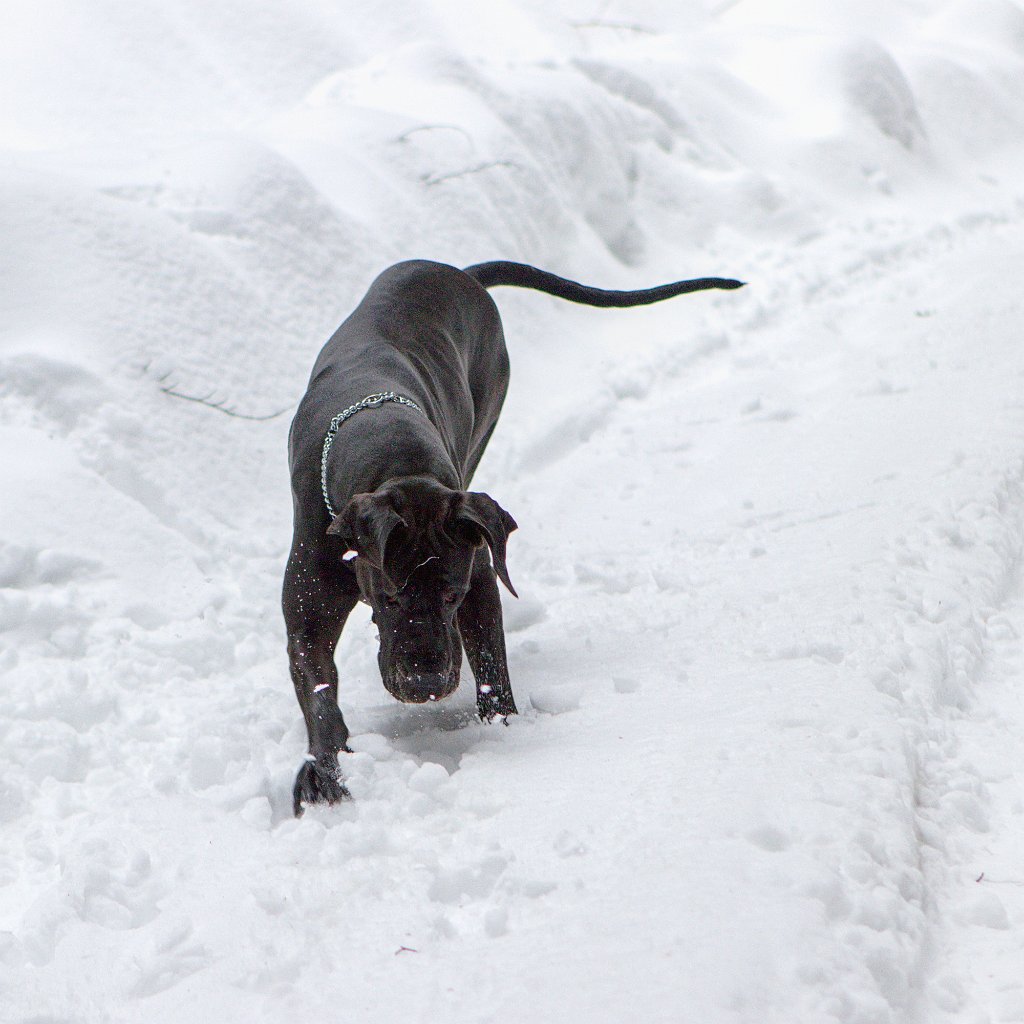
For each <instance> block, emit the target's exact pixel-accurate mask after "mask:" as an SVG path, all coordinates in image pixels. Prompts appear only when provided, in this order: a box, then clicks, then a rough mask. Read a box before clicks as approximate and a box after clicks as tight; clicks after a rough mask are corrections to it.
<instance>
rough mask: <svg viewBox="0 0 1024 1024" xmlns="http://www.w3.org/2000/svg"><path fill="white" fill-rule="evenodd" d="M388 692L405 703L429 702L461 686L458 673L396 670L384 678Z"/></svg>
mask: <svg viewBox="0 0 1024 1024" xmlns="http://www.w3.org/2000/svg"><path fill="white" fill-rule="evenodd" d="M384 686H385V688H386V689H387V691H388V693H390V694H391V696H392V697H395V698H396V699H397V700H400V701H402V703H403V704H427V703H429V702H431V701H438V700H444V699H445V697H450V696H451V695H452V694H453V693H454V692H455V691H456V690H457V689H458V688H459V676H458V673H456V672H452V671H450V670H449V671H447V672H396V673H394V674H393V675H392V676H391V677H390V678H389V679H385V680H384Z"/></svg>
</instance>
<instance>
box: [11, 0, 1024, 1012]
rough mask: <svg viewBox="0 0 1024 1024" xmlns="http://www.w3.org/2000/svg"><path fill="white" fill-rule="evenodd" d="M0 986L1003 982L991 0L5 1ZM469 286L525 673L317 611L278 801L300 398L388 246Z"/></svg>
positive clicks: (995, 65) (773, 986)
mask: <svg viewBox="0 0 1024 1024" xmlns="http://www.w3.org/2000/svg"><path fill="white" fill-rule="evenodd" d="M8 8H9V10H8V11H7V12H6V13H7V18H6V19H5V31H4V37H3V39H2V40H0V91H2V92H3V94H4V95H5V96H6V97H8V101H7V102H6V103H5V104H4V105H3V110H2V111H0V234H2V237H3V238H4V245H3V247H2V252H0V277H2V279H3V281H4V288H3V290H2V291H0V397H2V401H0V452H2V458H0V474H2V483H0V487H2V491H3V493H4V499H3V506H2V509H3V511H2V525H3V529H2V530H0V671H2V674H3V680H4V686H3V688H2V692H0V734H2V737H3V742H2V743H0V822H2V823H3V830H2V832H0V884H2V886H3V892H4V899H3V900H2V901H0V978H2V988H3V991H4V993H5V995H4V1009H3V1011H2V1013H0V1017H2V1019H4V1020H11V1021H18V1022H27V1021H40V1020H43V1019H45V1020H48V1021H49V1020H52V1021H58V1020H59V1021H90V1022H92V1021H97V1022H99V1021H104V1022H106V1021H134V1020H138V1019H140V1018H142V1017H145V1018H146V1019H147V1020H151V1021H169V1022H172V1021H173V1022H178V1021H180V1020H181V1019H182V1017H183V1016H186V1015H192V1016H195V1015H196V1014H199V1015H201V1016H203V1017H204V1018H209V1019H216V1020H221V1021H235V1020H238V1021H241V1020H251V1019H254V1018H261V1019H267V1020H274V1021H292V1020H294V1021H299V1020H306V1019H310V1018H311V1017H312V1016H321V1017H324V1018H326V1019H335V1018H344V1019H353V1020H359V1021H382V1022H383V1021H393V1020H396V1019H399V1018H408V1019H414V1020H436V1019H439V1018H441V1017H443V1018H445V1019H449V1020H453V1021H495V1022H499V1021H501V1022H504V1021H519V1020H523V1019H528V1018H529V1019H532V1018H538V1019H547V1018H549V1017H555V1016H562V1017H566V1018H568V1019H577V1018H579V1019H583V1018H584V1017H586V1018H587V1019H590V1020H593V1021H608V1022H612V1021H619V1020H621V1019H623V1017H624V1016H627V1015H634V1016H643V1017H645V1018H647V1019H649V1020H652V1021H678V1020H702V1021H708V1022H711V1021H723V1022H724V1021H751V1022H753V1021H758V1022H762V1021H779V1022H782V1021H785V1022H793V1021H807V1022H812V1021H813V1022H815V1024H817V1022H823V1021H842V1022H848V1024H853V1022H869V1021H870V1022H875V1021H879V1022H880V1021H914V1020H927V1021H929V1022H931V1021H936V1022H938V1021H943V1020H949V1021H966V1020H971V1021H974V1020H977V1021H979V1022H980V1021H986V1020H1024V989H1022V987H1021V981H1020V976H1019V963H1020V955H1021V943H1020V939H1019V938H1018V935H1019V934H1020V932H1021V925H1022V923H1024V902H1022V901H1021V899H1020V897H1019V887H1017V886H1018V883H1019V879H1018V878H1017V877H1016V872H1017V858H1016V854H1015V851H1016V850H1017V849H1018V848H1019V843H1018V842H1017V841H1018V840H1019V838H1020V835H1021V822H1020V808H1021V806H1024V794H1022V793H1021V789H1020V784H1019V783H1018V781H1017V780H1016V779H1015V778H1014V775H1013V765H1014V764H1015V763H1016V761H1017V760H1018V759H1019V755H1020V748H1021V745H1022V739H1021V737H1022V735H1024V732H1022V728H1021V725H1022V722H1021V711H1020V703H1019V699H1018V697H1017V695H1016V693H1015V690H1014V685H1013V683H1014V680H1015V679H1016V678H1017V676H1018V673H1019V668H1020V665H1021V658H1022V652H1021V648H1020V642H1019V636H1020V634H1021V630H1022V628H1024V609H1022V607H1021V603H1020V597H1019V595H1020V592H1021V588H1020V582H1021V579H1020V552H1021V545H1022V539H1024V516H1022V511H1021V510H1022V508H1024V503H1022V498H1024V492H1022V488H1024V461H1022V456H1021V438H1022V436H1024V431H1022V426H1024V424H1022V416H1021V409H1022V407H1021V405H1020V399H1019V381H1020V377H1021V373H1022V369H1021V362H1020V357H1019V327H1018V325H1019V323H1020V319H1021V312H1022V310H1021V300H1020V297H1019V294H1018V290H1017V289H1016V288H1015V285H1014V282H1015V281H1016V280H1017V279H1018V278H1019V271H1020V269H1021V266H1020V260H1019V258H1017V256H1015V255H1014V254H1015V253H1019V252H1020V251H1021V242H1022V227H1021V210H1022V209H1024V207H1022V203H1021V198H1020V191H1019V180H1020V168H1021V160H1022V150H1021V144H1020V139H1021V137H1022V131H1024V11H1022V9H1021V8H1020V6H1019V5H1018V4H1016V3H1013V2H1010V0H957V2H943V3H940V4H934V5H921V4H917V3H912V2H910V0H899V2H889V3H886V4H881V3H869V4H863V3H862V4H852V3H845V4H840V5H834V4H833V5H828V6H827V7H826V6H823V5H820V4H815V3H810V2H803V0H772V2H771V3H767V4H765V3H762V4H756V5H755V4H707V5H704V4H699V3H695V2H687V3H685V4H678V3H677V4H662V3H657V2H641V0H636V2H632V3H614V4H593V3H590V2H576V0H574V2H572V3H569V4H563V5H560V6H559V7H558V9H557V10H555V9H552V8H551V6H550V5H541V4H535V3H532V2H530V0H519V2H518V3H512V2H500V3H494V4H491V5H490V7H489V8H488V13H487V15H486V16H482V15H481V14H480V13H479V11H478V10H477V8H475V7H472V6H471V5H469V4H468V3H462V2H458V3H444V4H441V3H437V4H433V5H431V4H427V3H422V2H408V3H400V4H395V3H390V4H387V5H380V4H369V5H362V6H361V7H359V8H358V9H353V8H351V6H342V5H339V4H336V3H330V2H320V3H302V4H297V5H291V7H290V8H289V9H288V10H285V9H284V8H281V7H280V6H279V5H273V4H264V3H259V2H252V0H250V2H245V3H243V2H231V3H227V4H218V5H216V6H214V7H211V6H210V5H204V4H199V3H195V2H192V0H186V2H183V3H178V4H174V5H160V4H148V5H142V6H141V7H140V6H136V7H132V8H125V7H124V5H119V4H114V3H109V2H102V3H98V4H96V3H94V4H92V5H90V7H89V8H88V11H86V10H85V9H84V8H80V7H78V6H76V5H73V4H68V3H64V2H62V0H48V2H46V3H43V4H40V3H38V2H35V3H32V4H29V3H21V2H17V3H13V4H9V5H8ZM412 256H420V257H428V258H434V259H442V260H446V261H450V262H453V263H456V264H460V265H465V264H469V263H472V262H476V261H479V260H485V259H494V258H511V259H523V260H526V261H528V262H532V263H535V264H538V265H541V266H545V267H548V268H550V269H552V270H555V271H557V272H561V273H564V274H567V275H569V276H573V277H576V278H579V279H585V280H588V281H593V282H594V283H595V284H601V285H605V286H608V287H630V286H642V285H645V284H653V283H658V282H661V281H664V280H669V279H673V278H677V277H684V276H694V275H703V274H709V273H722V274H729V275H736V276H740V277H743V278H745V279H747V280H749V281H750V287H749V288H748V289H747V290H746V291H745V292H742V293H736V294H730V295H721V296H714V295H704V296H696V297H690V298H686V299H680V300H679V301H678V302H675V303H671V304H668V305H666V306H662V307H657V308H653V309H649V310H635V311H628V312H622V313H612V312H596V311H590V310H581V309H577V308H572V307H567V306H565V305H559V304H558V303H557V302H555V301H554V300H550V299H547V298H544V297H541V296H537V295H525V294H505V293H499V294H497V296H496V297H497V299H498V302H499V305H500V306H501V309H502V311H503V315H504V317H505V322H506V329H507V333H508V336H509V338H510V348H511V352H512V363H513V392H512V395H511V396H510V400H509V403H508V406H507V410H506V414H505V416H504V418H503V420H502V423H501V425H500V427H499V429H498V432H497V434H496V436H495V439H494V442H493V447H492V449H491V451H490V452H489V453H488V456H487V459H486V460H485V462H484V465H483V466H482V467H481V472H480V475H479V476H478V478H477V480H476V481H475V485H476V486H478V487H480V489H483V490H488V491H490V492H491V493H493V494H494V495H495V496H496V497H497V498H499V500H500V501H501V502H502V504H503V505H504V506H505V507H507V508H509V509H510V510H511V511H512V512H513V514H514V515H515V516H516V518H517V520H518V521H519V522H520V524H521V529H520V530H519V532H517V533H516V535H515V536H514V537H513V539H512V542H511V545H510V559H511V563H510V565H512V566H514V570H513V576H514V579H515V580H516V585H517V589H518V590H519V592H520V593H521V594H522V595H523V599H522V600H521V601H520V602H518V603H509V605H508V606H507V614H508V637H509V649H510V664H511V671H512V676H513V684H514V686H515V688H516V692H517V694H518V695H519V704H520V707H521V708H522V709H524V713H523V714H522V715H521V716H520V717H519V718H518V719H517V720H515V721H513V722H511V723H510V724H509V726H508V727H507V728H502V727H486V726H483V725H481V724H479V723H477V722H476V721H475V720H474V718H473V715H472V710H473V709H472V698H471V695H468V694H459V695H457V696H456V697H454V698H452V699H451V700H450V701H448V702H445V703H444V704H442V705H439V706H437V707H425V708H418V709H413V708H409V707H404V706H400V705H398V704H396V703H394V702H393V701H390V698H388V697H387V695H386V694H385V693H384V691H383V690H382V689H381V687H380V683H379V680H378V678H377V673H376V667H375V660H374V659H375V641H374V637H373V635H372V631H371V629H370V626H369V624H368V623H367V621H366V617H365V615H364V614H363V615H360V614H357V615H355V616H354V617H353V621H352V622H351V623H350V625H349V626H348V628H347V629H346V633H345V636H344V638H343V641H342V645H341V650H340V654H339V663H340V665H341V672H342V679H343V687H342V703H343V707H344V710H345V713H346V717H347V719H348V720H349V723H350V725H351V726H352V728H353V739H352V745H353V748H354V750H355V753H354V754H352V755H351V757H349V758H347V760H346V765H347V768H348V771H349V775H350V783H351V785H350V788H351V790H352V792H353V795H354V796H355V800H354V801H353V802H352V803H351V804H347V805H345V806H343V807H339V808H334V809H330V810H328V809H315V810H312V811H310V812H309V813H308V814H307V815H306V817H305V818H303V819H302V820H300V821H295V820H293V819H292V818H291V817H290V813H289V802H290V801H289V796H290V787H291V782H292V779H293V777H294V772H295V770H296V768H297V766H298V764H299V762H300V760H301V756H302V752H303V745H304V734H303V731H302V728H301V723H300V719H299V715H298V711H297V708H296V706H295V704H294V699H293V697H292V696H291V693H290V689H291V688H290V685H289V683H288V680H287V672H286V665H285V659H284V656H283V637H282V630H281V627H280V623H279V613H278V610H277V592H278V587H279V581H280V574H281V570H282V566H283V559H284V555H285V551H286V547H287V542H288V538H289V514H290V504H289V501H290V499H289V495H288V488H287V474H286V467H285V459H284V446H285V434H286V431H287V422H288V418H289V413H290V410H291V407H292V406H293V405H294V403H295V401H296V400H297V398H298V396H299V394H300V393H301V390H302V388H303V385H304V382H305V379H306V376H307V374H308V370H309V366H310V365H311V362H312V359H313V357H314V355H315V353H316V351H317V349H318V346H319V344H320V343H321V341H322V340H323V339H324V338H325V337H326V336H327V335H328V334H329V333H330V331H331V330H333V328H334V327H335V326H336V324H337V323H338V322H339V321H340V319H341V318H342V317H343V316H344V315H345V313H346V311H347V310H348V309H349V308H350V307H351V305H352V303H353V302H354V301H355V300H356V299H357V297H358V296H359V295H360V294H361V292H362V290H363V289H364V288H365V286H366V284H367V283H368V282H369V280H371V279H372V277H373V276H374V275H375V274H376V273H377V271H378V270H379V269H380V268H381V267H382V266H384V265H385V264H387V263H388V262H390V261H393V260H396V259H399V258H405V257H412Z"/></svg>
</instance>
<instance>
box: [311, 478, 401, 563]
mask: <svg viewBox="0 0 1024 1024" xmlns="http://www.w3.org/2000/svg"><path fill="white" fill-rule="evenodd" d="M396 526H405V520H404V519H403V518H402V517H401V516H400V515H399V514H398V513H397V512H396V511H395V509H394V506H393V505H392V504H391V502H390V501H389V500H388V496H387V495H385V494H380V493H375V494H356V495H355V496H354V497H353V498H352V499H351V500H350V501H349V503H348V504H347V505H346V506H345V507H344V508H343V509H342V510H341V512H339V513H338V515H336V516H335V517H334V520H333V521H332V522H331V525H330V526H328V527H327V532H328V533H329V534H331V535H332V536H334V537H337V538H339V540H341V542H342V543H343V544H345V545H347V546H348V548H349V550H351V551H355V552H357V553H358V554H359V556H360V557H361V558H365V559H366V560H367V561H368V562H369V563H370V564H371V565H373V566H375V567H376V568H378V569H380V570H381V572H383V573H384V574H385V575H389V574H388V572H387V571H386V569H385V566H386V565H387V564H388V541H390V540H391V539H392V534H393V533H394V530H395V527H396ZM393 582H394V581H393Z"/></svg>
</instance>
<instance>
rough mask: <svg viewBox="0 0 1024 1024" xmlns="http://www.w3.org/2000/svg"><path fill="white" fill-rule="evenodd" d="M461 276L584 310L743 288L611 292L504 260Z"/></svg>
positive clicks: (714, 284) (694, 284) (700, 283)
mask: <svg viewBox="0 0 1024 1024" xmlns="http://www.w3.org/2000/svg"><path fill="white" fill-rule="evenodd" d="M464 273H466V274H469V276H470V277H472V278H474V279H475V280H476V281H479V283H480V284H481V285H483V286H484V288H498V287H501V286H502V285H506V286H508V287H511V288H532V289H534V291H538V292H546V293H547V294H548V295H554V296H556V297H557V298H559V299H568V300H569V301H570V302H579V303H582V304H583V305H584V306H602V307H606V308H607V307H611V308H614V307H625V306H647V305H650V304H651V303H652V302H661V300H662V299H671V298H672V297H673V296H674V295H683V294H685V293H686V292H702V291H706V290H707V289H709V288H729V289H731V288H742V287H743V284H744V282H743V281H734V280H732V278H728V277H698V278H696V279H694V280H692V281H675V282H674V283H673V284H662V285H658V287H656V288H641V289H639V290H638V291H632V292H614V291H606V290H605V289H603V288H591V287H590V286H589V285H585V284H578V283H577V282H576V281H569V280H566V278H564V277H558V276H557V275H555V274H549V273H548V272H547V271H546V270H538V269H537V268H536V267H531V266H530V265H529V264H527V263H510V262H508V261H507V260H495V261H494V262H493V263H476V264H474V265H473V266H472V267H466V268H465V270H464Z"/></svg>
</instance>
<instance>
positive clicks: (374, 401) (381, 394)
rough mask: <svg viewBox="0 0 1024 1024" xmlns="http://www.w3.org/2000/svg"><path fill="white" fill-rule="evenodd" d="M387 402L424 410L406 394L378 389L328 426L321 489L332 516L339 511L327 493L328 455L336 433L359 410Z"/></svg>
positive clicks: (321, 465) (321, 461)
mask: <svg viewBox="0 0 1024 1024" xmlns="http://www.w3.org/2000/svg"><path fill="white" fill-rule="evenodd" d="M385 402H395V403H396V404H397V405H407V406H409V407H410V408H411V409H415V410H416V411H417V412H423V410H422V409H421V408H420V407H419V406H418V405H417V404H416V403H415V402H414V401H413V400H412V399H411V398H406V397H405V395H399V394H396V393H395V392H394V391H378V392H377V394H375V395H367V396H366V397H365V398H364V399H363V400H362V401H361V402H356V404H355V405H350V406H349V407H348V408H347V409H346V410H345V411H344V412H339V413H338V415H337V416H335V417H334V419H333V420H331V425H330V427H328V428H327V434H326V435H325V436H324V453H323V455H322V456H321V457H320V490H321V491H323V495H324V504H325V505H326V506H327V511H328V512H330V514H331V517H332V518H333V517H334V516H336V515H337V514H338V513H337V512H335V511H334V506H333V505H332V504H331V499H330V497H329V496H328V494H327V456H328V455H329V454H330V451H331V445H332V444H334V435H335V434H337V432H338V429H339V428H340V427H341V425H342V423H344V422H345V420H348V419H351V418H352V417H353V416H355V414H356V413H357V412H362V411H363V410H364V409H376V408H378V407H379V406H381V405H383V404H384V403H385Z"/></svg>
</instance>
